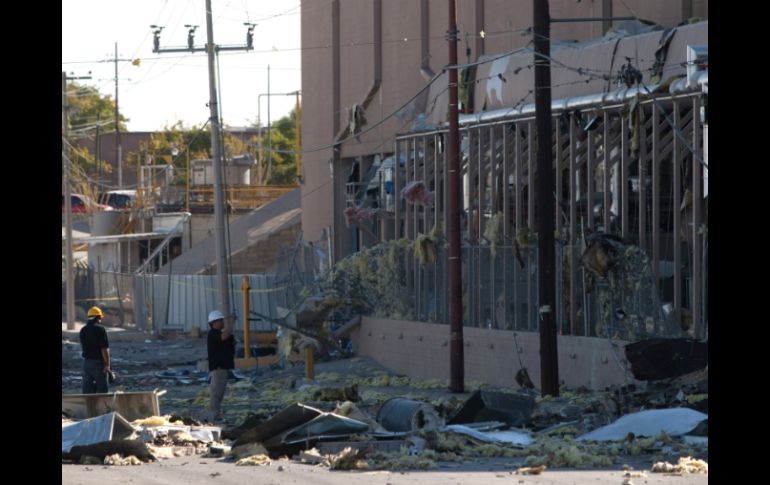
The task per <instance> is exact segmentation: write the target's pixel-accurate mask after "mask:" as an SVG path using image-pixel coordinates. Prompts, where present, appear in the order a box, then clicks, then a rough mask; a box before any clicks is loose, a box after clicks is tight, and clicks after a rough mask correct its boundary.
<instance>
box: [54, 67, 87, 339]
mask: <svg viewBox="0 0 770 485" xmlns="http://www.w3.org/2000/svg"><path fill="white" fill-rule="evenodd" d="M68 79H91V76H80V77H67V73H66V72H62V73H61V112H62V127H61V130H62V179H63V184H64V238H65V241H64V244H65V249H64V252H65V255H64V264H65V268H64V278H65V281H64V285H65V298H66V300H67V301H66V305H67V330H74V329H75V285H74V283H73V274H72V188H71V187H70V185H71V184H70V158H69V153H70V150H69V140H68V136H69V116H68V113H67V112H68V111H69V104H68V103H69V102H68V100H67V80H68Z"/></svg>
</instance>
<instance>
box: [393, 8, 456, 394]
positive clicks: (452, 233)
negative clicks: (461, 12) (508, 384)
mask: <svg viewBox="0 0 770 485" xmlns="http://www.w3.org/2000/svg"><path fill="white" fill-rule="evenodd" d="M457 34H458V32H457V14H456V6H455V0H449V31H448V32H447V39H448V41H449V66H450V67H449V136H448V138H449V140H448V146H447V161H446V163H447V172H448V177H449V194H448V195H449V201H448V204H447V205H448V207H447V210H448V212H449V214H448V215H449V218H448V219H449V222H448V224H447V225H448V226H449V227H448V236H449V390H450V391H451V392H464V388H465V382H464V381H465V363H464V355H463V295H462V266H461V264H462V263H461V256H462V254H461V248H460V201H462V193H461V190H462V189H461V186H460V136H459V135H460V129H459V120H458V114H457V40H458V36H457ZM453 66H454V67H453ZM396 159H398V154H396ZM396 167H398V164H396Z"/></svg>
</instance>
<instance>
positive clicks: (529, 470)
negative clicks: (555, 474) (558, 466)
mask: <svg viewBox="0 0 770 485" xmlns="http://www.w3.org/2000/svg"><path fill="white" fill-rule="evenodd" d="M545 469H546V466H545V465H540V466H533V467H529V466H523V467H521V468H519V469H518V470H516V475H540V474H541V473H543V472H544V471H545Z"/></svg>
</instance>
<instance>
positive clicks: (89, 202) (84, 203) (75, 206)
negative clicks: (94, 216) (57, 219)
mask: <svg viewBox="0 0 770 485" xmlns="http://www.w3.org/2000/svg"><path fill="white" fill-rule="evenodd" d="M70 196H71V199H70V200H71V201H72V213H73V214H87V213H90V212H93V211H104V210H112V207H110V206H109V205H105V204H99V203H96V202H94V200H93V199H92V198H90V197H88V196H87V195H83V194H70ZM61 212H62V214H64V195H62V196H61Z"/></svg>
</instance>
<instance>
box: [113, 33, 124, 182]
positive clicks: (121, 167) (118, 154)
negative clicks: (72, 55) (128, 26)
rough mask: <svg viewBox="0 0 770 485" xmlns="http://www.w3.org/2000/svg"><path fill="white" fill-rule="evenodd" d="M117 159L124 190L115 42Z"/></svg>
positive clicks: (119, 179) (119, 176)
mask: <svg viewBox="0 0 770 485" xmlns="http://www.w3.org/2000/svg"><path fill="white" fill-rule="evenodd" d="M115 158H116V159H117V161H118V188H119V189H122V188H123V148H122V147H121V146H120V110H119V109H118V43H117V42H115Z"/></svg>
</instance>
